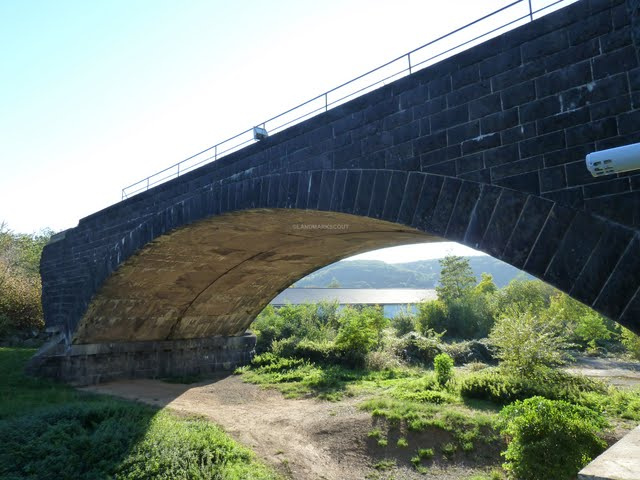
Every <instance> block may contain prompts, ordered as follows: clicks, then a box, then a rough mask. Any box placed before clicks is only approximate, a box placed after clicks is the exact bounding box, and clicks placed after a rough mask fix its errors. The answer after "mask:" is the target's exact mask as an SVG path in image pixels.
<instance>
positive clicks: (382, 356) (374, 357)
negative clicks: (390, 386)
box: [364, 350, 402, 371]
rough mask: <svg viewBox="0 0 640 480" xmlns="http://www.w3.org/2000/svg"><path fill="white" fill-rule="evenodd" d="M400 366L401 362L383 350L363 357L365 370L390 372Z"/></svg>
mask: <svg viewBox="0 0 640 480" xmlns="http://www.w3.org/2000/svg"><path fill="white" fill-rule="evenodd" d="M401 366H402V362H401V361H400V359H399V358H398V357H396V356H395V355H393V354H392V353H391V352H388V351H384V350H383V351H375V352H368V353H367V354H366V355H365V357H364V367H365V369H367V370H374V371H380V370H390V369H393V368H399V367H401Z"/></svg>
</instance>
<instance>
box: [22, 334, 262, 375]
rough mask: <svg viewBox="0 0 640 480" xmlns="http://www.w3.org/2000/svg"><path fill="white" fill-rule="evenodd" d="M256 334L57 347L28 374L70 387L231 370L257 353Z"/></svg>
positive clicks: (32, 364) (38, 358)
mask: <svg viewBox="0 0 640 480" xmlns="http://www.w3.org/2000/svg"><path fill="white" fill-rule="evenodd" d="M255 346H256V337H255V335H252V334H244V335H241V336H235V337H208V338H198V339H193V340H164V341H153V342H140V341H135V342H117V343H98V344H84V345H72V346H71V347H66V346H65V345H64V343H60V344H58V345H55V346H54V347H53V348H50V349H48V350H47V351H45V352H40V353H39V354H38V355H36V356H35V357H33V358H32V359H31V360H30V362H29V364H28V365H27V372H29V373H32V374H35V375H40V376H46V377H50V378H54V379H56V380H60V381H63V382H66V383H70V384H72V385H76V386H81V385H92V384H96V383H101V382H108V381H111V380H118V379H123V378H131V379H132V378H168V377H178V376H192V375H195V376H199V375H203V376H206V375H213V374H218V373H229V372H233V370H235V369H236V368H237V367H239V366H241V365H246V364H247V363H248V362H250V361H251V359H252V358H253V356H254V355H255Z"/></svg>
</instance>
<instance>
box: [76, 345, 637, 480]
mask: <svg viewBox="0 0 640 480" xmlns="http://www.w3.org/2000/svg"><path fill="white" fill-rule="evenodd" d="M569 370H570V371H572V372H574V373H581V374H584V375H587V376H590V377H597V378H600V379H604V380H607V381H610V382H611V383H613V384H615V385H619V386H623V387H631V386H637V385H640V362H624V361H620V360H612V359H601V358H589V357H585V358H581V359H579V360H578V361H577V362H576V363H575V364H573V365H572V366H571V368H570V369H569ZM84 390H86V391H91V392H95V393H102V394H108V395H115V396H118V397H122V398H126V399H130V400H137V401H140V402H144V403H147V404H151V405H155V406H159V407H169V408H171V409H173V410H175V411H177V412H179V413H184V414H197V415H203V416H205V417H207V418H209V419H210V420H212V421H213V422H215V423H217V424H218V425H220V426H221V427H222V428H224V430H225V431H226V432H227V433H229V434H230V435H231V436H232V437H233V438H234V439H235V440H237V441H239V442H240V443H242V444H244V445H246V446H247V447H249V448H251V449H253V450H254V451H255V452H256V454H257V455H258V457H260V458H261V459H262V460H263V461H265V462H266V463H267V464H270V465H272V466H273V467H275V468H276V470H278V471H279V472H280V473H281V474H282V475H283V476H285V477H287V478H292V479H300V480H311V479H313V480H315V479H325V480H334V479H335V480H351V479H354V480H355V479H365V478H368V479H391V478H393V479H396V480H399V479H436V478H437V479H441V480H462V479H468V478H469V477H470V476H471V475H473V474H476V473H481V472H483V471H484V472H486V471H487V470H489V469H490V465H488V464H489V463H491V462H495V459H496V458H497V451H489V450H485V451H476V452H473V453H472V454H470V456H458V457H456V458H454V459H453V461H447V460H445V459H443V458H442V457H436V459H435V460H434V461H433V462H432V463H431V464H429V465H428V473H426V474H424V475H422V474H420V473H418V472H417V471H416V470H415V469H414V468H413V466H412V465H411V463H410V461H409V460H410V458H411V457H412V456H413V455H415V445H420V446H421V447H423V448H424V447H430V446H432V445H433V446H436V445H437V444H440V443H442V442H446V441H447V440H448V439H446V438H442V436H443V435H445V436H446V433H444V432H441V431H433V432H423V433H421V434H412V433H409V434H407V432H399V431H393V430H390V431H389V437H388V445H387V446H379V445H378V444H377V440H376V439H373V438H369V437H368V436H367V434H368V432H370V431H371V430H373V429H375V428H379V429H380V430H382V431H383V432H386V431H387V426H386V425H384V424H380V423H379V422H383V420H380V419H376V418H373V417H372V416H371V415H370V414H369V413H366V412H362V411H360V410H358V408H357V404H358V403H360V402H361V401H362V400H364V397H352V398H346V399H344V400H342V401H340V402H328V401H323V400H318V399H315V398H303V399H286V398H284V397H283V396H282V394H280V393H279V392H277V391H275V390H267V389H263V388H260V387H258V386H256V385H252V384H248V383H244V382H243V381H242V378H241V377H239V376H227V377H222V378H218V379H213V380H207V381H205V382H200V383H196V384H191V385H183V384H173V383H166V382H163V381H159V380H129V381H119V382H112V383H106V384H101V385H95V386H91V387H85V388H84ZM626 429H627V428H625V429H623V430H621V431H620V432H616V435H615V436H616V437H617V438H619V437H620V436H622V435H623V434H624V433H625V431H626ZM400 436H404V437H406V438H407V440H408V441H409V445H410V447H408V448H400V447H397V446H396V442H397V439H398V438H399V437H400ZM612 440H615V439H612ZM498 448H499V446H497V445H496V449H498ZM434 450H436V451H437V449H435V448H434ZM456 455H458V454H456ZM385 459H397V464H396V465H395V466H388V467H387V468H384V469H383V468H381V467H382V465H381V464H380V462H382V461H384V460H385ZM376 465H378V468H375V466H376ZM483 465H486V466H483Z"/></svg>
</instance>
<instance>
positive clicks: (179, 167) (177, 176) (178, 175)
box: [176, 164, 180, 177]
mask: <svg viewBox="0 0 640 480" xmlns="http://www.w3.org/2000/svg"><path fill="white" fill-rule="evenodd" d="M179 176H180V164H178V175H176V177H179Z"/></svg>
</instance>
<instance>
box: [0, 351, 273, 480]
mask: <svg viewBox="0 0 640 480" xmlns="http://www.w3.org/2000/svg"><path fill="white" fill-rule="evenodd" d="M33 352H34V350H31V349H30V350H26V349H16V348H0V375H1V376H2V378H3V384H2V385H1V386H0V438H2V442H1V443H0V478H7V479H18V478H39V479H76V478H87V479H99V478H114V479H126V480H133V479H147V478H163V479H176V480H177V479H217V478H224V479H275V478H277V476H276V475H275V474H274V473H273V472H271V471H270V470H269V469H268V468H267V467H265V466H264V465H262V464H260V463H258V462H257V461H256V460H255V458H254V456H253V454H252V452H251V451H250V450H248V449H246V448H244V447H242V446H240V445H238V444H237V443H235V442H234V441H233V440H231V439H230V438H229V437H228V436H227V435H226V434H225V433H224V432H223V431H222V430H221V429H220V428H218V427H217V426H215V425H213V424H211V423H209V422H207V421H206V420H204V419H202V418H198V417H187V418H184V417H179V416H177V415H175V414H173V413H170V412H167V411H158V410H157V409H155V408H152V407H148V406H145V405H141V404H138V403H134V402H128V401H125V400H118V399H115V398H111V397H106V396H100V395H92V394H87V393H82V392H78V391H76V390H73V389H71V388H69V387H67V386H65V385H61V384H57V383H55V382H51V381H48V380H43V379H37V378H31V377H26V376H25V375H24V374H23V373H22V370H23V368H24V364H25V362H26V360H27V359H28V358H29V357H30V356H31V355H32V354H33Z"/></svg>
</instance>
